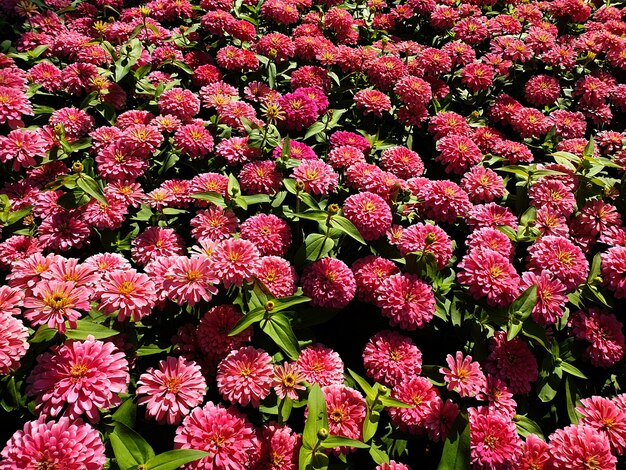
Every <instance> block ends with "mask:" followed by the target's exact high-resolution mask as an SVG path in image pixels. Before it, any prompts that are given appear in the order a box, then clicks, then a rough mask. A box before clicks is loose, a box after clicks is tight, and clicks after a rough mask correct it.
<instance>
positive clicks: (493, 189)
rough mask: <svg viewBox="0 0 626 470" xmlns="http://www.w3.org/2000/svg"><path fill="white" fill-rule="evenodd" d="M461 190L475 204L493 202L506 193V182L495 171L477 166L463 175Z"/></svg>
mask: <svg viewBox="0 0 626 470" xmlns="http://www.w3.org/2000/svg"><path fill="white" fill-rule="evenodd" d="M461 188H463V190H464V191H466V192H467V194H468V196H469V198H470V201H472V202H473V203H475V204H478V203H480V202H491V201H493V200H494V199H497V198H501V197H502V196H504V194H505V193H506V188H505V186H504V180H503V179H502V177H500V176H499V175H498V174H497V173H496V172H495V171H493V170H490V169H489V168H485V167H484V166H480V165H476V166H474V167H473V168H471V169H470V170H469V171H468V172H466V173H465V174H464V175H463V178H462V179H461Z"/></svg>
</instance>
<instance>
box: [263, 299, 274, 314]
mask: <svg viewBox="0 0 626 470" xmlns="http://www.w3.org/2000/svg"><path fill="white" fill-rule="evenodd" d="M272 310H274V302H272V301H271V300H268V301H267V302H265V311H266V312H271V311H272Z"/></svg>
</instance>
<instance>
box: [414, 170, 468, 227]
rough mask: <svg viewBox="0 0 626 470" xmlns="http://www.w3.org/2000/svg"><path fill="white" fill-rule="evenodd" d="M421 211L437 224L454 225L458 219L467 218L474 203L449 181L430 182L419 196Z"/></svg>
mask: <svg viewBox="0 0 626 470" xmlns="http://www.w3.org/2000/svg"><path fill="white" fill-rule="evenodd" d="M417 196H418V198H419V200H420V201H421V204H420V211H421V212H423V213H424V215H426V217H428V218H430V219H433V220H435V222H448V223H454V221H455V220H456V218H457V217H465V216H466V215H467V213H468V211H469V210H470V209H471V208H472V203H471V202H470V201H469V198H468V197H467V193H466V192H465V191H463V190H462V189H461V188H460V187H459V186H458V185H457V184H455V183H453V182H452V181H447V180H437V181H429V182H428V183H426V184H425V185H423V186H422V187H421V188H420V190H419V192H418V194H417Z"/></svg>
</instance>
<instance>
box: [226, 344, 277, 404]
mask: <svg viewBox="0 0 626 470" xmlns="http://www.w3.org/2000/svg"><path fill="white" fill-rule="evenodd" d="M273 374H274V370H273V368H272V358H271V357H270V355H269V354H267V353H266V352H265V351H263V350H262V349H256V348H253V347H252V346H246V347H243V348H240V349H236V350H234V351H232V352H231V353H230V354H228V356H226V357H225V358H224V359H223V360H222V362H220V365H219V366H218V369H217V388H218V389H219V391H220V393H221V394H222V396H223V397H224V398H225V399H226V400H228V401H230V402H231V403H239V404H240V405H243V406H246V405H247V404H248V403H252V406H254V407H255V408H258V407H259V405H260V403H261V400H263V399H264V398H265V397H267V396H268V395H269V394H270V390H271V387H272V378H273Z"/></svg>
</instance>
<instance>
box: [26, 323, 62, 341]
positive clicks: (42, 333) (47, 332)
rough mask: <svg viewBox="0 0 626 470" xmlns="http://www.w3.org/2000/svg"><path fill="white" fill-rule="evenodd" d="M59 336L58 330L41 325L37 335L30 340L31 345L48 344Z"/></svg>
mask: <svg viewBox="0 0 626 470" xmlns="http://www.w3.org/2000/svg"><path fill="white" fill-rule="evenodd" d="M56 334H57V330H56V329H54V328H48V327H47V326H46V325H41V326H40V327H39V328H37V331H36V332H35V335H34V336H33V337H32V338H31V339H30V342H31V343H46V342H48V341H50V340H52V339H53V338H54V337H55V336H56Z"/></svg>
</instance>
